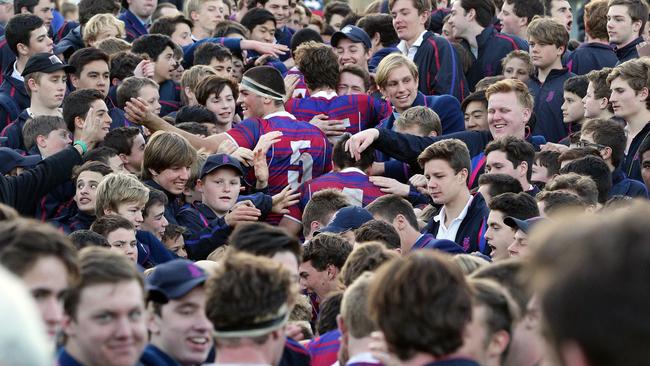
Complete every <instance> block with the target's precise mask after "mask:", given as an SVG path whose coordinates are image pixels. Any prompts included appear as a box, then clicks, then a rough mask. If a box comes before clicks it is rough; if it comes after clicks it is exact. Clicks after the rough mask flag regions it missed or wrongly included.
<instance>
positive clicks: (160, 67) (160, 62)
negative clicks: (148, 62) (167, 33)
mask: <svg viewBox="0 0 650 366" xmlns="http://www.w3.org/2000/svg"><path fill="white" fill-rule="evenodd" d="M177 67H178V65H177V64H176V59H174V50H172V49H171V47H169V46H167V47H165V50H164V51H163V52H162V53H161V54H160V55H158V59H156V63H155V66H154V76H155V77H156V79H158V80H161V82H162V81H165V80H171V78H172V72H174V70H176V68H177Z"/></svg>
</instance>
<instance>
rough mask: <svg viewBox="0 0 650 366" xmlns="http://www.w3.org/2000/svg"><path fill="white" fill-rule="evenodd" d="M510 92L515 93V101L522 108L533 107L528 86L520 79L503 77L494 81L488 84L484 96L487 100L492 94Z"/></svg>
mask: <svg viewBox="0 0 650 366" xmlns="http://www.w3.org/2000/svg"><path fill="white" fill-rule="evenodd" d="M511 92H514V93H515V94H516V95H517V101H518V102H519V104H521V106H523V107H524V108H528V109H530V110H532V109H533V106H534V100H533V96H532V95H530V92H529V90H528V87H527V86H526V84H524V83H523V82H522V81H521V80H517V79H505V80H501V81H497V82H496V83H494V84H492V85H490V86H489V87H488V88H487V89H486V90H485V97H486V98H487V100H488V102H489V100H490V97H491V96H492V95H494V94H500V93H511Z"/></svg>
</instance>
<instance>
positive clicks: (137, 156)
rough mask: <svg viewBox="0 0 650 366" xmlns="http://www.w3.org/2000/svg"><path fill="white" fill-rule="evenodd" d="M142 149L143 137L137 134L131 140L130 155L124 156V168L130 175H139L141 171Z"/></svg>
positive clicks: (143, 144) (143, 145)
mask: <svg viewBox="0 0 650 366" xmlns="http://www.w3.org/2000/svg"><path fill="white" fill-rule="evenodd" d="M144 147H145V141H144V136H142V134H141V133H139V134H137V135H136V136H135V137H134V138H133V145H131V154H129V155H126V156H124V163H125V167H126V169H127V170H128V171H130V172H131V173H139V172H140V170H141V169H142V160H143V159H144Z"/></svg>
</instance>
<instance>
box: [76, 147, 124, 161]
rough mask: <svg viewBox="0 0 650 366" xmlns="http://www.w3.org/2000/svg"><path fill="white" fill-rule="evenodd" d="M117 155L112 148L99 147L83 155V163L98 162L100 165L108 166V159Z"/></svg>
mask: <svg viewBox="0 0 650 366" xmlns="http://www.w3.org/2000/svg"><path fill="white" fill-rule="evenodd" d="M117 155H118V152H117V150H115V149H113V148H112V147H108V146H100V147H96V148H94V149H92V150H90V151H88V152H87V153H85V154H84V162H89V161H99V162H101V163H104V164H106V165H109V161H108V159H109V158H112V157H113V156H117Z"/></svg>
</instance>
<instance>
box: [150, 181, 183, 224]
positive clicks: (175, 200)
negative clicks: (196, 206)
mask: <svg viewBox="0 0 650 366" xmlns="http://www.w3.org/2000/svg"><path fill="white" fill-rule="evenodd" d="M144 184H146V185H147V186H149V187H151V188H155V189H157V190H159V191H161V192H163V193H164V194H165V195H166V196H167V205H165V213H164V216H165V218H166V219H167V221H168V222H169V223H170V224H175V225H178V221H177V220H176V217H177V216H178V214H179V213H180V211H181V206H182V205H181V197H180V196H177V195H175V194H172V193H171V192H168V191H167V190H165V188H163V187H162V186H161V185H160V184H158V183H156V182H155V181H153V180H145V181H144Z"/></svg>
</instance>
